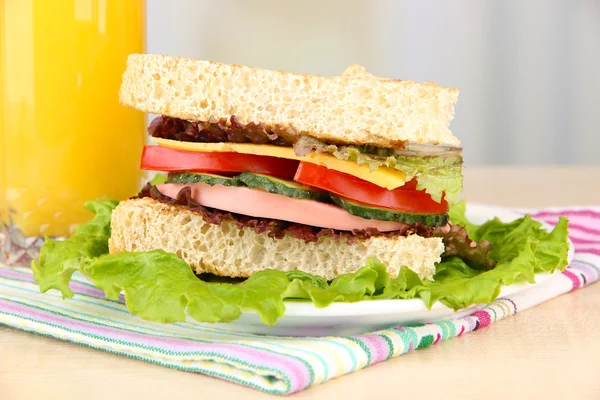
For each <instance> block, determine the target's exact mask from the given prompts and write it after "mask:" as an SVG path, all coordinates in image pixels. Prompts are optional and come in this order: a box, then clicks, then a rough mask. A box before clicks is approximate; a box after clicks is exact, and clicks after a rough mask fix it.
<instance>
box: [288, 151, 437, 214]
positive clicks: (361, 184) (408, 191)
mask: <svg viewBox="0 0 600 400" xmlns="http://www.w3.org/2000/svg"><path fill="white" fill-rule="evenodd" d="M294 180H295V181H296V182H300V183H303V184H305V185H308V186H314V187H317V188H319V189H323V190H327V191H329V192H332V193H335V194H337V195H339V196H341V197H345V198H347V199H350V200H354V201H357V202H359V203H363V204H368V205H371V206H376V207H381V208H388V209H392V210H395V211H399V212H407V213H422V214H446V213H447V212H448V202H446V201H445V200H444V199H442V202H441V203H437V202H435V201H433V199H432V198H431V196H430V195H429V194H427V193H426V192H425V191H424V190H416V187H417V181H416V180H414V179H413V180H411V181H409V182H407V183H406V184H405V185H404V186H401V187H399V188H397V189H394V190H388V189H385V188H382V187H380V186H377V185H375V184H373V183H370V182H367V181H365V180H362V179H360V178H357V177H355V176H352V175H348V174H345V173H343V172H339V171H335V170H333V169H329V168H327V167H322V166H320V165H316V164H311V163H305V162H300V165H299V166H298V171H297V172H296V176H295V177H294Z"/></svg>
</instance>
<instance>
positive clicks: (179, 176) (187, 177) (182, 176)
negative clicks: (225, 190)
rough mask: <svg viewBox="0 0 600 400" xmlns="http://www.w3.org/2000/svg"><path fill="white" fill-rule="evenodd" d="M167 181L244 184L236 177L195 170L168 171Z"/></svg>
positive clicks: (224, 184)
mask: <svg viewBox="0 0 600 400" xmlns="http://www.w3.org/2000/svg"><path fill="white" fill-rule="evenodd" d="M167 183H206V184H207V185H211V186H212V185H223V186H244V184H243V183H241V182H238V181H237V179H236V178H228V177H226V176H221V175H213V174H205V173H195V172H169V177H168V179H167Z"/></svg>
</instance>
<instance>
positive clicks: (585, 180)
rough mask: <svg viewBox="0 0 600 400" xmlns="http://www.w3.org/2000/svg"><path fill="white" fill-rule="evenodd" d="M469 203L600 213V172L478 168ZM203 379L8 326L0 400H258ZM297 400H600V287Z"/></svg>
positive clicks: (0, 339)
mask: <svg viewBox="0 0 600 400" xmlns="http://www.w3.org/2000/svg"><path fill="white" fill-rule="evenodd" d="M465 187H466V189H465V195H466V197H467V199H469V200H470V201H477V202H486V203H491V204H498V205H506V206H515V207H543V206H561V205H574V204H578V205H586V204H596V205H598V204H600V167H543V168H531V167H511V168H505V167H485V168H482V167H469V166H467V167H466V168H465ZM264 397H269V396H268V395H266V394H263V393H261V392H258V391H255V390H253V389H247V388H244V387H241V386H237V385H235V384H232V383H228V382H223V381H220V380H217V379H213V378H208V377H205V376H202V375H198V374H193V373H185V372H179V371H175V370H170V369H167V368H163V367H159V366H155V365H150V364H146V363H143V362H140V361H134V360H130V359H127V358H124V357H119V356H115V355H110V354H106V353H102V352H100V351H96V350H91V349H88V348H84V347H80V346H77V345H72V344H68V343H65V342H61V341H58V340H54V339H48V338H44V337H40V336H37V335H33V334H28V333H23V332H19V331H16V330H13V329H9V328H6V327H0V399H2V400H9V399H54V398H56V399H61V400H67V399H79V398H83V399H88V400H91V399H105V398H112V399H121V398H128V399H138V398H141V399H145V400H148V399H161V398H171V399H177V398H184V399H192V398H209V399H212V398H214V399H219V400H225V399H249V400H250V399H259V398H264ZM293 398H298V399H338V398H339V399H351V398H357V399H358V398H360V399H369V400H375V399H400V398H402V399H416V398H418V399H433V398H443V399H492V398H502V399H512V398H528V399H551V398H552V399H555V398H556V399H558V398H560V399H600V284H595V285H592V286H589V287H587V288H585V289H583V290H578V291H576V292H574V293H571V294H568V295H564V296H561V297H559V298H556V299H554V300H551V301H548V302H546V303H544V304H541V305H539V306H537V307H535V308H533V309H529V310H526V311H523V312H522V313H519V314H517V315H516V316H513V317H510V318H507V319H505V320H502V321H499V322H497V323H495V324H493V325H492V326H490V327H488V328H485V329H482V330H479V331H476V332H474V333H471V334H468V335H465V336H462V337H460V338H456V339H453V340H450V341H448V342H444V343H442V344H440V345H437V346H431V347H429V348H426V349H424V350H419V351H416V352H413V353H410V354H407V355H404V356H401V357H399V358H397V359H394V360H389V361H386V362H384V363H381V364H377V365H375V366H373V367H370V368H368V369H366V370H363V371H360V372H357V373H353V374H350V375H346V376H343V377H341V378H338V379H335V380H333V381H330V382H328V383H325V384H323V385H320V386H317V387H314V388H311V389H309V390H306V391H304V392H302V393H299V394H296V395H294V396H293Z"/></svg>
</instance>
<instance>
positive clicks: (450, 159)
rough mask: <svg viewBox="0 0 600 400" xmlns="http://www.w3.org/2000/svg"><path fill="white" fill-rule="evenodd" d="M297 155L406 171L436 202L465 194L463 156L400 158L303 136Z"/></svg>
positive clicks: (378, 150) (389, 152) (382, 151)
mask: <svg viewBox="0 0 600 400" xmlns="http://www.w3.org/2000/svg"><path fill="white" fill-rule="evenodd" d="M294 151H295V152H296V155H298V156H307V155H309V154H310V153H311V152H313V151H314V152H317V153H327V154H331V155H333V156H334V157H336V158H338V159H340V160H346V161H354V162H356V163H357V164H358V165H366V166H368V167H369V168H370V169H371V170H375V169H377V168H379V167H388V168H395V169H397V170H399V171H402V172H404V174H405V175H406V180H407V181H409V180H411V179H413V178H414V177H415V176H416V177H417V189H419V190H425V191H426V192H427V193H429V194H430V195H431V197H432V198H433V200H435V201H437V202H440V201H441V200H442V196H444V198H445V200H447V201H448V202H449V203H454V202H455V201H456V200H457V199H458V195H459V194H460V193H461V192H462V187H463V176H462V164H463V159H462V156H460V154H456V153H453V154H450V155H442V156H423V157H421V156H418V155H410V156H409V155H399V154H397V153H396V151H395V150H394V149H382V148H377V147H371V146H337V145H335V144H327V143H324V142H322V141H320V140H318V139H315V138H312V137H308V136H301V137H300V138H299V139H298V141H297V142H296V143H295V144H294Z"/></svg>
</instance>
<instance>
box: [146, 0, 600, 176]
mask: <svg viewBox="0 0 600 400" xmlns="http://www.w3.org/2000/svg"><path fill="white" fill-rule="evenodd" d="M147 8H148V20H147V21H148V52H149V53H162V54H170V55H180V56H187V57H195V58H201V59H210V60H214V61H220V62H226V63H236V64H248V65H254V66H260V67H265V68H275V69H284V70H289V71H296V72H304V73H317V74H323V75H335V74H338V73H340V72H341V71H342V70H344V69H345V67H346V66H347V65H348V64H350V63H351V62H358V63H360V64H363V65H365V66H366V67H367V69H368V70H369V71H370V72H372V73H375V74H378V75H381V76H387V77H392V78H399V79H410V80H416V81H428V80H429V81H436V82H438V83H439V84H441V85H445V86H452V87H457V88H459V89H460V90H461V95H460V97H459V103H458V106H457V108H456V118H455V119H454V121H453V122H452V125H451V126H452V131H453V132H454V133H455V134H456V135H457V136H458V137H459V138H460V139H461V140H462V142H463V146H464V154H465V158H466V162H467V163H468V164H505V163H518V164H548V163H579V164H583V163H595V164H596V163H600V0H571V1H569V0H495V1H494V0H454V1H443V0H437V1H436V0H421V1H416V0H414V1H409V0H399V1H398V0H397V1H394V0H373V1H366V0H365V1H362V0H356V1H352V0H345V1H344V0H321V1H319V0H304V1H285V0H219V1H217V0H214V1H211V0H171V1H164V0H147Z"/></svg>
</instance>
